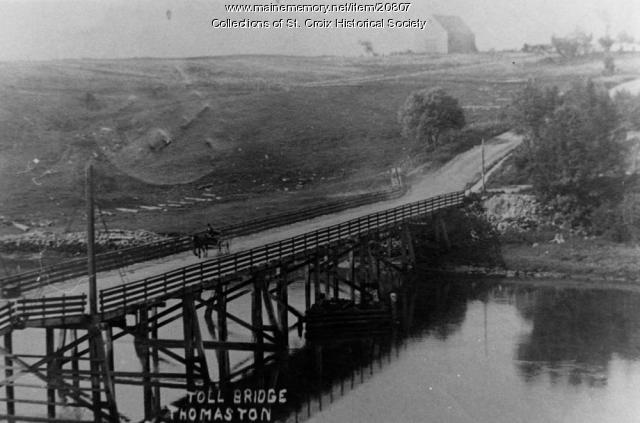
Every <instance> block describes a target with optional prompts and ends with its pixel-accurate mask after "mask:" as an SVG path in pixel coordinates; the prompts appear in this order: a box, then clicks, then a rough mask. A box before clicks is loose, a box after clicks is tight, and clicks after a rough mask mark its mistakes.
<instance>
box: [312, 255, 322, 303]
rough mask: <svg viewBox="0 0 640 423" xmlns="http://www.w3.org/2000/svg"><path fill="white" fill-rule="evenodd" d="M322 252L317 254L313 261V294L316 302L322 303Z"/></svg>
mask: <svg viewBox="0 0 640 423" xmlns="http://www.w3.org/2000/svg"><path fill="white" fill-rule="evenodd" d="M319 254H320V252H319V251H316V252H315V257H314V261H313V292H314V298H315V302H316V303H317V302H318V301H320V255H319Z"/></svg>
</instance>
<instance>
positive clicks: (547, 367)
mask: <svg viewBox="0 0 640 423" xmlns="http://www.w3.org/2000/svg"><path fill="white" fill-rule="evenodd" d="M514 295H515V298H516V306H517V308H518V311H519V312H520V313H521V314H522V316H523V317H525V318H526V319H527V320H530V321H531V322H532V323H533V329H532V331H531V333H529V334H528V335H527V336H526V337H525V338H524V339H523V340H522V342H521V343H520V345H518V350H517V358H518V360H520V363H519V364H518V366H519V369H520V371H521V374H522V376H523V378H525V380H527V381H534V380H536V379H538V378H539V377H540V376H541V375H542V374H544V373H546V374H548V376H549V379H550V381H551V382H552V383H554V384H555V383H560V382H561V380H566V381H567V382H568V383H570V384H571V385H579V384H582V383H586V384H588V385H590V386H599V385H603V384H606V382H607V369H608V365H609V362H610V361H611V359H612V357H613V356H614V354H615V355H617V356H618V357H620V358H623V359H626V360H637V359H638V358H640V297H639V296H638V295H630V294H629V293H625V292H615V291H596V290H593V291H581V290H550V289H547V290H538V291H536V292H535V294H534V295H531V293H530V292H525V293H524V294H523V293H522V291H520V292H518V291H516V292H515V293H514Z"/></svg>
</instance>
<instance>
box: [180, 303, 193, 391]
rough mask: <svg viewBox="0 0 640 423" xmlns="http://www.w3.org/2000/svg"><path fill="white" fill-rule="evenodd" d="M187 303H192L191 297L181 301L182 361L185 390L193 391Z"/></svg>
mask: <svg viewBox="0 0 640 423" xmlns="http://www.w3.org/2000/svg"><path fill="white" fill-rule="evenodd" d="M189 301H192V297H191V295H188V296H185V297H184V298H183V299H182V324H183V334H184V359H185V367H186V369H185V370H186V379H187V389H188V390H189V391H193V390H195V386H196V383H195V347H194V345H193V324H194V322H193V316H192V314H191V313H190V310H189V305H188V303H189Z"/></svg>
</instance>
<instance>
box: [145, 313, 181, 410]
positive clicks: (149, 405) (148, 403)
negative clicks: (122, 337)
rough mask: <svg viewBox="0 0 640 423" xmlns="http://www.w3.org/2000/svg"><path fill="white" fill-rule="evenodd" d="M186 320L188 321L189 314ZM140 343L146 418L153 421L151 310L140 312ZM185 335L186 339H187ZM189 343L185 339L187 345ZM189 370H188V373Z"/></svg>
mask: <svg viewBox="0 0 640 423" xmlns="http://www.w3.org/2000/svg"><path fill="white" fill-rule="evenodd" d="M184 314H185V316H184V317H185V318H187V319H188V317H187V313H184ZM136 332H137V334H138V337H139V338H138V343H139V344H140V345H141V347H140V348H138V350H139V351H138V354H140V362H141V364H142V397H143V403H144V418H145V420H151V419H152V418H153V391H152V386H151V360H150V354H149V310H148V309H147V307H143V308H141V309H140V310H139V311H138V330H137V331H136ZM186 337H187V336H186V334H185V338H186ZM187 343H189V341H188V340H187V339H185V344H187ZM188 372H189V370H187V373H188Z"/></svg>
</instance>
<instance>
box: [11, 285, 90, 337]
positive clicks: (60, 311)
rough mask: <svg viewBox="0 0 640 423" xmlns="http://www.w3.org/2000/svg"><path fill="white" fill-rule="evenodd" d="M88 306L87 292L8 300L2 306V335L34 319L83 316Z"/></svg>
mask: <svg viewBox="0 0 640 423" xmlns="http://www.w3.org/2000/svg"><path fill="white" fill-rule="evenodd" d="M86 307H87V295H86V294H82V295H71V296H66V295H63V296H60V297H43V298H36V299H30V298H23V299H20V300H16V301H7V302H6V303H5V304H4V305H3V306H2V307H0V335H1V334H5V333H7V332H10V331H11V330H13V329H19V328H23V327H24V326H25V325H26V324H27V323H28V322H29V321H33V320H47V319H52V318H62V319H65V318H72V317H82V316H84V315H85V313H86Z"/></svg>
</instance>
